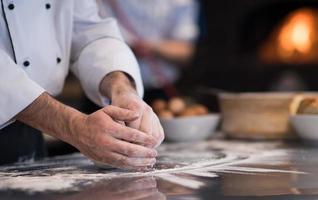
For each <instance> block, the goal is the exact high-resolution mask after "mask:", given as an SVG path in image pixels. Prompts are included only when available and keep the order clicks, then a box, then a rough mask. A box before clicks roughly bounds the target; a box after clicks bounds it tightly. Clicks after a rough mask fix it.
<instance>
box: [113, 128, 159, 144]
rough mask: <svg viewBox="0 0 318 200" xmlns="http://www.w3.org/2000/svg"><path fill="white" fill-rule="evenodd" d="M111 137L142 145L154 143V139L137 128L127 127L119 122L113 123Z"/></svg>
mask: <svg viewBox="0 0 318 200" xmlns="http://www.w3.org/2000/svg"><path fill="white" fill-rule="evenodd" d="M112 135H113V137H115V138H118V139H122V140H125V141H128V142H132V143H135V144H141V145H143V146H151V145H155V144H156V139H155V138H154V137H153V136H151V135H148V134H146V133H143V132H141V131H139V130H136V129H133V128H129V127H126V126H123V125H120V124H114V133H113V134H112Z"/></svg>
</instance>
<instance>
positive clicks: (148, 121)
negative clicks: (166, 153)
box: [112, 91, 164, 148]
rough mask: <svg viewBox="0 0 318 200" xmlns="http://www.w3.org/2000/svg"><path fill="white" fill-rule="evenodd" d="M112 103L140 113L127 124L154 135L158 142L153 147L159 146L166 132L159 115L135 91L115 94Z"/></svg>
mask: <svg viewBox="0 0 318 200" xmlns="http://www.w3.org/2000/svg"><path fill="white" fill-rule="evenodd" d="M112 105H114V106H118V107H120V108H125V109H128V110H131V111H134V112H136V113H138V117H137V118H136V119H134V120H132V121H130V122H127V123H126V125H127V126H128V127H130V128H133V129H137V130H140V131H142V132H144V133H147V134H148V135H152V136H153V137H154V138H155V139H156V144H155V145H154V146H152V147H154V148H155V147H158V146H159V145H160V144H161V143H162V141H163V139H164V132H163V128H162V127H161V124H160V121H159V119H158V117H157V115H156V114H155V113H154V112H153V110H152V108H151V107H150V106H149V105H147V104H146V103H145V102H144V101H143V100H142V99H141V98H140V97H139V96H138V95H137V94H136V92H135V91H123V92H121V93H119V94H117V95H114V96H113V97H112Z"/></svg>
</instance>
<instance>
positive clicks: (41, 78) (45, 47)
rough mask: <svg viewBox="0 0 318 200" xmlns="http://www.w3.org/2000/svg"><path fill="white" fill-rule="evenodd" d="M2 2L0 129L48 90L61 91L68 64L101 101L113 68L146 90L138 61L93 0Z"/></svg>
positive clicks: (113, 22)
mask: <svg viewBox="0 0 318 200" xmlns="http://www.w3.org/2000/svg"><path fill="white" fill-rule="evenodd" d="M0 3H1V6H2V11H1V12H0V95H1V98H0V128H2V127H4V126H5V125H6V124H7V123H8V122H10V121H12V120H14V116H16V115H17V114H18V113H19V112H21V111H22V110H23V109H24V108H26V107H27V106H28V105H30V104H31V103H32V102H33V101H34V100H35V99H36V98H37V97H39V96H40V95H41V94H42V93H43V92H44V91H47V92H48V93H49V94H51V95H53V96H54V95H57V94H59V93H60V92H61V91H62V88H63V85H64V80H65V77H66V75H67V74H68V71H69V68H70V69H71V70H72V71H73V72H74V74H75V75H76V76H77V77H78V78H79V79H80V81H81V84H82V86H83V88H84V90H85V93H86V94H87V96H88V97H89V98H90V99H91V100H92V101H94V102H95V103H97V104H99V105H100V106H103V105H104V103H103V97H102V95H101V94H100V92H99V84H100V82H101V80H102V79H103V77H104V76H105V75H107V74H108V73H110V72H112V71H124V72H126V73H127V74H129V75H130V76H131V77H132V78H133V79H134V81H135V83H136V86H137V90H138V93H139V94H140V95H142V92H143V86H142V81H141V77H140V72H139V68H138V64H137V61H136V59H135V57H134V55H133V53H132V52H131V50H130V49H129V48H128V46H127V45H126V44H125V43H124V42H123V40H122V37H121V35H120V33H119V30H118V27H117V24H116V21H115V20H114V19H112V18H106V19H101V18H100V17H99V15H98V9H97V6H96V2H95V0H63V1H62V0H47V1H42V0H28V1H12V0H0ZM69 66H70V67H69Z"/></svg>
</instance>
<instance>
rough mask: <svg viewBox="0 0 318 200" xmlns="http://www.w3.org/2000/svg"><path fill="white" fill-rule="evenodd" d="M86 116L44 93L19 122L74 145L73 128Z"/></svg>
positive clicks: (21, 114) (21, 115)
mask: <svg viewBox="0 0 318 200" xmlns="http://www.w3.org/2000/svg"><path fill="white" fill-rule="evenodd" d="M84 116H85V115H84V114H82V113H80V112H79V111H77V110H75V109H73V108H71V107H69V106H66V105H64V104H62V103H60V102H58V101H57V100H55V99H54V98H53V97H51V96H50V95H48V94H47V93H43V94H42V95H41V96H40V97H38V98H37V99H36V100H35V101H34V102H33V103H31V104H30V105H29V106H28V107H27V108H26V109H25V110H24V111H22V112H21V113H19V114H18V115H17V116H16V118H17V120H19V121H21V122H24V123H26V124H28V125H30V126H32V127H34V128H36V129H38V130H41V131H43V132H45V133H47V134H49V135H51V136H54V137H56V138H59V139H61V140H63V141H65V142H68V143H71V144H72V142H71V141H72V139H71V137H72V127H74V125H75V121H76V120H77V119H79V118H81V117H84Z"/></svg>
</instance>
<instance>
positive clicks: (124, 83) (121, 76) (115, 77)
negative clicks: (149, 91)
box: [100, 71, 137, 99]
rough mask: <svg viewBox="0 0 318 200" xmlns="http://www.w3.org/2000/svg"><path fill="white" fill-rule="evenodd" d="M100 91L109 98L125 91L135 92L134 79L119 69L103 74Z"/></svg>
mask: <svg viewBox="0 0 318 200" xmlns="http://www.w3.org/2000/svg"><path fill="white" fill-rule="evenodd" d="M100 91H101V93H102V95H104V96H106V97H108V98H109V99H112V98H113V97H115V96H118V95H120V94H122V93H126V92H132V93H136V94H137V91H136V86H135V82H134V80H133V79H132V78H131V77H130V76H129V75H128V74H125V73H124V72H119V71H117V72H112V73H110V74H108V75H106V76H105V78H104V79H103V81H102V82H101V86H100Z"/></svg>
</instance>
